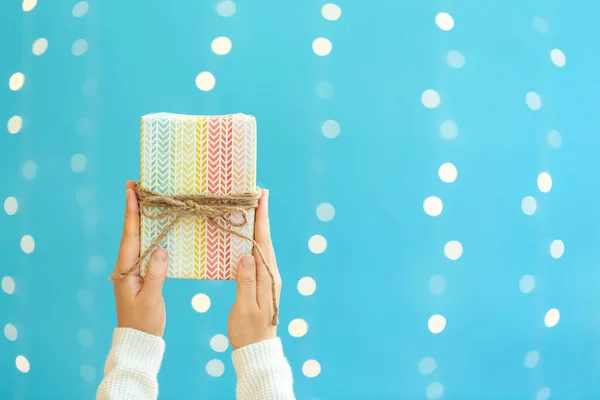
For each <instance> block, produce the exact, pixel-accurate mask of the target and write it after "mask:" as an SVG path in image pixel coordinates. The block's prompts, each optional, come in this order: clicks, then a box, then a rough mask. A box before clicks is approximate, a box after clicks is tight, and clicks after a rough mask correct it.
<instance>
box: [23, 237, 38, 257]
mask: <svg viewBox="0 0 600 400" xmlns="http://www.w3.org/2000/svg"><path fill="white" fill-rule="evenodd" d="M34 249H35V240H34V239H33V236H31V235H23V237H22V238H21V250H23V253H25V254H31V253H33V250H34Z"/></svg>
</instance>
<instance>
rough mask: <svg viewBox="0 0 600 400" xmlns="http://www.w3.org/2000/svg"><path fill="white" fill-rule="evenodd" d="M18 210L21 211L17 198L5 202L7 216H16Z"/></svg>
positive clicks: (8, 198) (9, 198)
mask: <svg viewBox="0 0 600 400" xmlns="http://www.w3.org/2000/svg"><path fill="white" fill-rule="evenodd" d="M18 209H19V202H18V201H17V199H16V198H14V197H12V196H11V197H7V198H6V200H4V211H5V212H6V214H8V215H15V214H16V213H17V210H18Z"/></svg>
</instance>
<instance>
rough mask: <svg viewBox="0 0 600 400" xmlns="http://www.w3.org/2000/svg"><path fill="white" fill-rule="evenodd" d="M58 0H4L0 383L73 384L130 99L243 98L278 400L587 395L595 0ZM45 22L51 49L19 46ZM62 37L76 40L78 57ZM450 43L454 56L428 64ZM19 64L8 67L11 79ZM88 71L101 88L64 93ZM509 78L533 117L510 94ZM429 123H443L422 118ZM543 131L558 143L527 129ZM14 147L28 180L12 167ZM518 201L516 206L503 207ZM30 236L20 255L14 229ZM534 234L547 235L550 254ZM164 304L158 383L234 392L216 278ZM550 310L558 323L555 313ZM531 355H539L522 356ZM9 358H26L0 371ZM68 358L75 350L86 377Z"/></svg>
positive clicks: (162, 107)
mask: <svg viewBox="0 0 600 400" xmlns="http://www.w3.org/2000/svg"><path fill="white" fill-rule="evenodd" d="M74 4H75V1H65V0H60V1H44V0H40V1H39V4H38V5H37V7H35V8H34V9H33V10H32V11H30V12H27V13H25V12H23V11H22V9H21V2H20V1H17V0H13V1H3V2H1V4H0V83H1V85H0V104H1V107H0V121H8V119H9V118H10V117H11V116H13V115H20V116H22V118H23V128H22V129H21V131H20V132H19V133H18V134H15V135H10V134H9V133H8V132H7V130H6V129H5V128H3V131H0V170H1V171H2V172H1V177H2V183H1V184H0V200H2V202H4V199H5V198H7V197H9V196H14V197H16V198H17V200H18V207H19V208H18V212H17V213H16V214H15V215H12V216H9V215H7V213H5V212H4V211H2V213H0V243H1V246H0V248H1V249H2V257H1V261H0V277H4V276H10V277H12V278H13V279H14V281H15V284H16V290H15V292H14V294H12V295H8V294H6V293H5V292H4V291H0V326H2V327H3V326H4V325H5V324H7V323H11V324H13V325H14V326H15V327H16V328H17V330H18V338H17V340H16V341H9V340H7V339H6V338H4V337H3V336H2V337H0V398H2V399H84V398H93V396H94V392H95V389H96V387H97V385H98V383H99V382H100V379H101V375H102V368H103V364H104V360H105V357H106V354H107V352H108V349H109V346H110V340H111V334H112V330H113V328H114V326H115V323H116V320H115V310H114V300H113V294H112V288H111V285H110V282H109V281H108V279H107V276H108V274H109V272H110V270H111V269H112V267H113V263H114V261H115V258H116V251H117V247H118V243H119V237H120V231H121V226H122V212H123V206H124V187H125V181H126V180H127V179H137V178H138V177H139V166H138V162H139V118H140V116H141V115H143V114H145V113H148V112H156V111H169V112H177V113H189V114H227V113H234V112H244V113H248V114H253V115H255V116H256V117H257V121H258V132H259V133H258V135H259V153H258V171H259V173H258V174H259V183H260V184H261V185H262V186H264V187H267V188H269V189H270V190H271V201H270V203H271V218H272V229H273V236H274V241H275V245H276V250H277V254H278V262H279V264H280V269H281V272H282V276H283V281H284V289H283V296H282V304H281V309H282V313H281V326H280V331H279V332H280V335H281V337H282V339H283V342H284V347H285V352H286V354H287V356H288V357H289V361H290V364H291V365H292V368H293V370H294V377H295V390H296V393H297V396H298V399H307V400H308V399H311V400H315V399H320V400H333V399H373V400H379V399H381V400H384V399H425V398H426V388H427V387H428V385H429V384H431V383H433V382H440V383H441V384H442V385H443V387H444V393H443V397H442V398H443V399H448V400H464V399H494V400H495V399H498V400H499V399H506V400H508V399H535V398H536V393H537V392H538V390H540V389H541V388H543V387H549V388H550V390H551V398H552V399H569V400H577V399H595V398H600V385H598V376H599V375H600V364H599V363H598V361H597V360H598V357H599V354H598V351H599V349H600V347H599V345H598V337H599V333H600V332H599V331H600V315H599V311H600V307H599V304H598V297H599V296H598V285H599V282H600V272H599V270H598V268H597V267H598V255H599V252H598V242H599V239H600V237H599V232H598V229H597V221H598V218H599V216H600V211H599V208H598V205H597V203H598V194H599V188H598V182H599V179H598V178H599V169H598V167H597V166H598V162H597V160H598V145H599V144H600V143H599V142H600V139H599V136H598V132H599V119H598V113H597V104H599V100H600V98H599V97H600V90H599V89H600V78H599V77H598V63H599V61H600V58H599V47H598V41H597V38H598V23H597V15H598V12H600V4H597V3H596V2H593V1H591V0H588V1H572V2H566V1H563V2H561V1H551V0H546V1H542V0H538V1H527V2H523V1H517V0H512V1H491V0H490V1H474V0H470V1H469V0H465V1H455V0H446V1H391V0H381V1H368V2H367V1H355V0H340V1H339V2H338V3H337V4H338V5H339V6H340V7H341V9H342V17H341V18H340V19H339V20H338V21H335V22H331V21H327V20H325V19H324V18H323V17H322V16H321V6H322V5H323V4H324V2H322V1H313V0H310V1H297V2H288V1H275V0H263V1H242V0H240V1H239V2H238V4H237V11H236V13H235V14H234V15H233V16H231V17H229V18H223V17H220V16H219V15H218V14H217V12H216V6H217V2H215V1H202V2H200V1H190V0H178V1H169V2H167V1H155V0H149V1H144V2H141V1H136V2H127V1H115V0H106V1H102V2H101V1H99V0H90V1H89V11H88V13H87V14H86V15H85V16H84V17H82V18H74V17H73V16H72V8H73V5H74ZM441 11H444V12H448V13H450V14H451V15H452V16H453V17H454V20H455V23H456V25H455V27H454V29H452V30H451V31H448V32H445V31H443V30H441V29H439V28H438V27H437V26H436V24H435V16H436V14H437V13H438V12H441ZM536 16H538V17H541V18H543V19H544V20H545V21H546V22H547V32H546V33H540V32H538V31H536V29H534V27H533V24H532V21H533V19H534V17H536ZM217 36H228V37H229V38H231V40H232V42H233V49H232V51H231V53H229V54H227V55H225V56H217V55H215V54H214V53H213V52H212V51H211V48H210V43H211V41H212V40H213V39H214V38H215V37H217ZM321 36H323V37H327V38H328V39H330V40H331V42H332V43H333V51H332V52H331V54H330V55H328V56H326V57H319V56H317V55H315V54H314V52H313V51H312V41H313V40H314V39H315V38H317V37H321ZM40 37H43V38H46V39H47V40H48V42H49V47H48V50H47V52H46V53H45V54H43V55H41V56H39V57H36V56H34V55H33V54H32V52H31V46H32V43H33V42H34V40H35V39H37V38H40ZM80 38H84V39H86V40H87V41H88V50H87V52H86V53H85V54H84V55H82V56H80V57H75V56H73V55H72V54H71V45H72V43H73V42H74V41H75V40H77V39H80ZM554 48H559V49H561V50H562V51H563V52H564V53H565V54H566V57H567V63H566V66H564V67H563V68H558V67H556V66H555V65H554V64H553V63H552V62H551V60H550V51H551V50H552V49H554ZM451 49H456V50H458V51H460V52H461V53H462V54H463V55H464V56H465V59H466V64H465V65H464V67H463V68H460V69H454V68H450V67H449V66H448V64H447V61H446V58H445V57H446V54H447V52H448V51H449V50H451ZM17 71H21V72H23V73H24V74H25V76H26V81H25V85H24V86H23V88H22V89H21V90H20V91H16V92H15V91H10V90H9V88H8V79H9V77H10V76H11V75H12V74H13V73H14V72H17ZM201 71H211V72H212V73H213V74H214V75H215V77H216V86H215V87H214V89H213V90H212V91H209V92H202V91H200V90H198V88H197V87H196V85H195V83H194V80H195V77H196V75H197V74H198V73H199V72H201ZM86 80H90V82H92V83H91V86H92V87H93V86H95V87H96V88H97V90H96V92H95V93H93V94H92V93H90V92H89V88H90V86H89V85H90V84H89V83H88V86H87V90H88V91H86V90H83V89H82V87H83V86H84V82H85V81H86ZM325 81H327V82H330V83H331V84H332V85H333V87H334V88H335V92H334V95H333V97H331V98H330V99H328V100H324V99H321V98H319V97H318V96H317V93H316V87H317V84H318V83H319V82H325ZM426 89H434V90H436V91H437V92H438V93H439V94H440V97H441V104H440V105H439V107H437V108H434V109H428V108H425V107H424V106H423V105H422V103H421V94H422V93H423V91H424V90H426ZM529 91H535V92H537V93H539V95H540V97H541V99H542V107H541V109H540V110H539V111H532V110H530V109H529V108H528V107H527V105H526V103H525V94H526V93H527V92H529ZM82 118H87V119H88V120H89V121H91V130H90V131H87V132H82V130H81V129H80V128H81V122H79V123H78V121H80V120H81V119H82ZM329 119H334V120H336V121H338V122H339V124H340V126H341V134H340V135H339V137H337V138H335V139H328V138H325V137H324V136H323V135H322V134H321V125H322V123H323V122H324V121H325V120H329ZM448 119H450V120H454V121H455V122H456V124H457V126H458V129H459V133H458V137H457V138H456V139H455V140H444V139H443V138H442V137H441V135H440V132H439V127H440V124H441V123H442V121H444V120H448ZM3 124H5V123H4V122H3ZM78 124H79V125H80V126H79V128H78ZM3 126H6V125H3ZM551 129H555V130H557V131H559V132H560V133H561V135H562V138H563V145H562V147H561V148H560V149H554V148H551V147H550V146H549V144H548V142H547V140H546V136H547V133H548V131H550V130H551ZM82 133H83V134H82ZM76 153H80V154H83V155H85V156H86V157H87V160H88V163H87V167H86V169H85V171H83V172H82V173H74V172H73V171H72V170H71V168H70V160H71V157H72V156H73V155H74V154H76ZM28 160H32V161H34V162H35V164H36V165H37V175H36V176H35V178H34V179H32V180H26V179H25V178H24V176H23V173H22V167H23V165H24V163H25V162H26V161H28ZM444 162H452V163H453V164H454V165H456V167H457V169H458V179H457V180H456V182H454V183H451V184H447V183H444V182H442V181H440V179H439V178H438V176H437V170H438V168H439V166H440V165H441V164H442V163H444ZM542 171H547V172H549V173H550V174H551V176H552V178H553V187H552V190H551V191H550V192H549V193H541V192H540V191H539V190H538V188H537V185H536V179H537V176H538V174H539V173H540V172H542ZM81 189H84V191H83V192H81ZM86 190H89V191H91V201H89V202H86V201H83V203H84V205H81V204H79V203H82V201H79V202H78V201H77V193H78V191H79V193H80V196H81V193H86ZM432 195H434V196H439V197H440V198H441V199H442V201H443V203H444V209H443V212H442V214H441V215H440V216H438V217H431V216H428V215H426V214H425V213H424V211H423V201H424V199H425V198H427V197H428V196H432ZM528 195H532V196H534V197H535V198H536V200H537V211H536V212H535V214H534V215H532V216H527V215H525V214H524V213H523V212H522V211H521V200H522V198H523V197H525V196H528ZM84 197H85V196H84ZM80 200H81V198H80ZM88 200H90V199H88ZM322 202H329V203H331V204H332V205H333V206H334V207H335V210H336V216H335V218H334V219H333V220H332V221H331V222H322V221H319V220H318V219H317V217H316V212H315V210H316V207H317V205H318V204H320V203H322ZM25 234H29V235H32V236H33V238H34V239H35V250H34V252H33V253H31V254H25V253H24V252H23V251H22V250H21V248H20V240H21V237H22V236H23V235H25ZM315 234H321V235H323V236H324V237H325V238H326V239H327V241H328V247H327V250H326V251H325V252H324V253H323V254H319V255H316V254H313V253H311V252H310V251H309V249H308V245H307V243H308V239H309V238H310V237H311V236H312V235H315ZM554 239H560V240H562V241H563V242H564V243H565V248H566V250H565V253H564V255H563V256H562V257H561V258H559V259H554V258H552V257H551V256H550V243H551V242H552V240H554ZM449 240H458V241H460V242H461V243H462V245H463V247H464V253H463V255H462V257H461V258H460V259H459V260H457V261H451V260H449V259H447V258H446V257H445V256H444V252H443V248H444V244H445V243H446V242H448V241H449ZM95 256H96V257H97V256H100V257H101V258H102V260H104V262H105V264H104V269H103V270H101V271H100V272H101V273H100V274H98V273H95V272H93V271H96V272H98V269H99V267H101V266H102V264H98V263H96V264H95V265H94V266H92V268H90V259H91V258H92V257H95ZM94 259H95V260H98V258H94ZM436 274H441V275H443V276H445V278H446V281H447V288H446V290H445V291H444V292H443V293H441V294H438V295H436V294H433V293H431V292H430V291H429V289H428V280H429V279H430V277H431V276H433V275H436ZM525 274H530V275H532V276H533V277H534V278H535V288H534V290H533V291H532V292H531V293H530V294H523V293H521V292H520V291H519V280H520V279H521V277H522V276H523V275H525ZM303 276H311V277H313V278H314V279H315V281H316V282H317V290H316V292H315V294H314V295H312V296H308V297H305V296H301V295H300V294H299V293H298V291H297V289H296V284H297V282H298V280H299V279H300V278H301V277H303ZM196 293H206V294H208V295H209V296H210V298H211V300H212V306H211V308H210V310H209V311H208V312H207V313H205V314H199V313H197V312H195V311H194V310H193V309H192V307H191V303H190V302H191V299H192V297H193V296H194V295H195V294H196ZM165 298H166V302H167V312H168V325H167V331H166V335H165V339H166V342H167V352H166V356H165V360H164V363H163V366H162V370H161V373H160V376H159V381H160V391H161V395H160V398H161V399H195V398H198V399H221V398H222V399H233V398H234V386H235V374H234V371H233V368H232V366H231V362H230V350H228V351H227V352H226V353H216V352H214V351H213V350H212V349H211V348H210V346H209V341H210V338H211V337H212V336H213V335H215V334H218V333H226V320H227V314H228V310H229V307H230V306H231V304H232V302H233V298H234V284H233V283H230V282H225V283H219V282H217V283H215V282H195V281H175V280H172V281H168V282H167V284H166V287H165ZM551 308H558V309H559V310H560V313H561V319H560V321H559V323H558V324H557V325H556V326H555V327H553V328H551V329H549V328H546V327H545V326H544V315H545V313H546V312H547V311H548V310H549V309H551ZM437 313H439V314H443V315H444V316H445V317H446V319H447V327H446V329H445V330H444V331H443V332H441V333H440V334H438V335H433V334H432V333H431V332H429V330H428V328H427V321H428V319H429V317H430V316H432V315H433V314H437ZM294 318H304V319H305V320H306V321H307V323H308V326H309V330H308V333H307V335H306V336H304V337H301V338H293V337H291V336H290V335H289V333H288V331H287V325H288V323H289V321H291V320H292V319H294ZM81 329H86V330H90V331H91V332H92V335H93V343H91V345H90V343H85V340H84V344H87V345H88V346H82V344H81V341H80V340H79V339H78V332H79V331H80V330H81ZM88 340H89V338H88ZM530 350H537V351H539V354H540V361H539V364H538V365H537V366H536V367H534V368H531V369H528V368H525V366H524V357H525V354H526V353H527V352H528V351H530ZM19 354H21V355H24V356H26V357H27V358H28V360H29V362H30V364H31V370H30V372H29V373H26V374H24V373H21V372H19V371H18V370H17V369H16V368H15V357H16V356H17V355H19ZM425 356H431V357H433V358H434V359H435V360H436V362H437V369H436V370H435V371H434V372H433V373H431V374H429V375H423V374H420V373H419V371H418V363H419V361H420V360H421V359H422V358H423V357H425ZM214 358H217V359H221V360H223V361H224V362H225V365H226V367H225V373H224V375H223V376H222V377H219V378H212V377H210V376H208V375H207V373H206V371H205V366H206V363H207V362H208V361H209V360H211V359H214ZM308 359H316V360H318V361H319V363H320V364H321V367H322V372H321V374H320V375H319V376H318V377H316V378H313V379H310V378H307V377H305V376H304V375H303V374H302V364H303V363H304V362H305V361H306V360H308ZM82 365H88V366H91V367H93V368H94V370H95V372H96V374H95V377H93V379H92V380H91V382H89V381H88V380H89V378H90V376H89V373H88V375H85V374H84V375H85V377H87V378H88V380H86V379H83V377H82V376H81V372H80V368H81V366H82ZM86 368H87V369H89V367H86ZM88 372H89V371H88ZM538 400H540V399H538Z"/></svg>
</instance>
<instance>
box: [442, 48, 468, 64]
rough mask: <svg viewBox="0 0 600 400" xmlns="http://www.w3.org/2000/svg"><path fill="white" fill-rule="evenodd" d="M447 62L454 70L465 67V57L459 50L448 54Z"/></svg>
mask: <svg viewBox="0 0 600 400" xmlns="http://www.w3.org/2000/svg"><path fill="white" fill-rule="evenodd" d="M446 61H447V62H448V65H449V66H450V67H452V68H462V67H464V65H465V56H463V55H462V53H461V52H460V51H458V50H450V51H449V52H448V54H446Z"/></svg>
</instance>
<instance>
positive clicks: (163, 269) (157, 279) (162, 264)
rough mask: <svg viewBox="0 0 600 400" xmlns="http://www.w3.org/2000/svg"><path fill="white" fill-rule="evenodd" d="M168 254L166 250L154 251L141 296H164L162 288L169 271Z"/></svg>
mask: <svg viewBox="0 0 600 400" xmlns="http://www.w3.org/2000/svg"><path fill="white" fill-rule="evenodd" d="M168 258H169V257H168V253H167V251H166V250H165V249H161V248H158V249H156V250H154V253H153V254H152V259H151V260H150V262H149V263H148V268H147V270H146V277H145V278H144V285H143V286H142V290H141V291H140V295H142V296H148V297H158V296H162V288H163V285H164V283H165V278H166V277H167V271H168V269H169V260H168Z"/></svg>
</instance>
